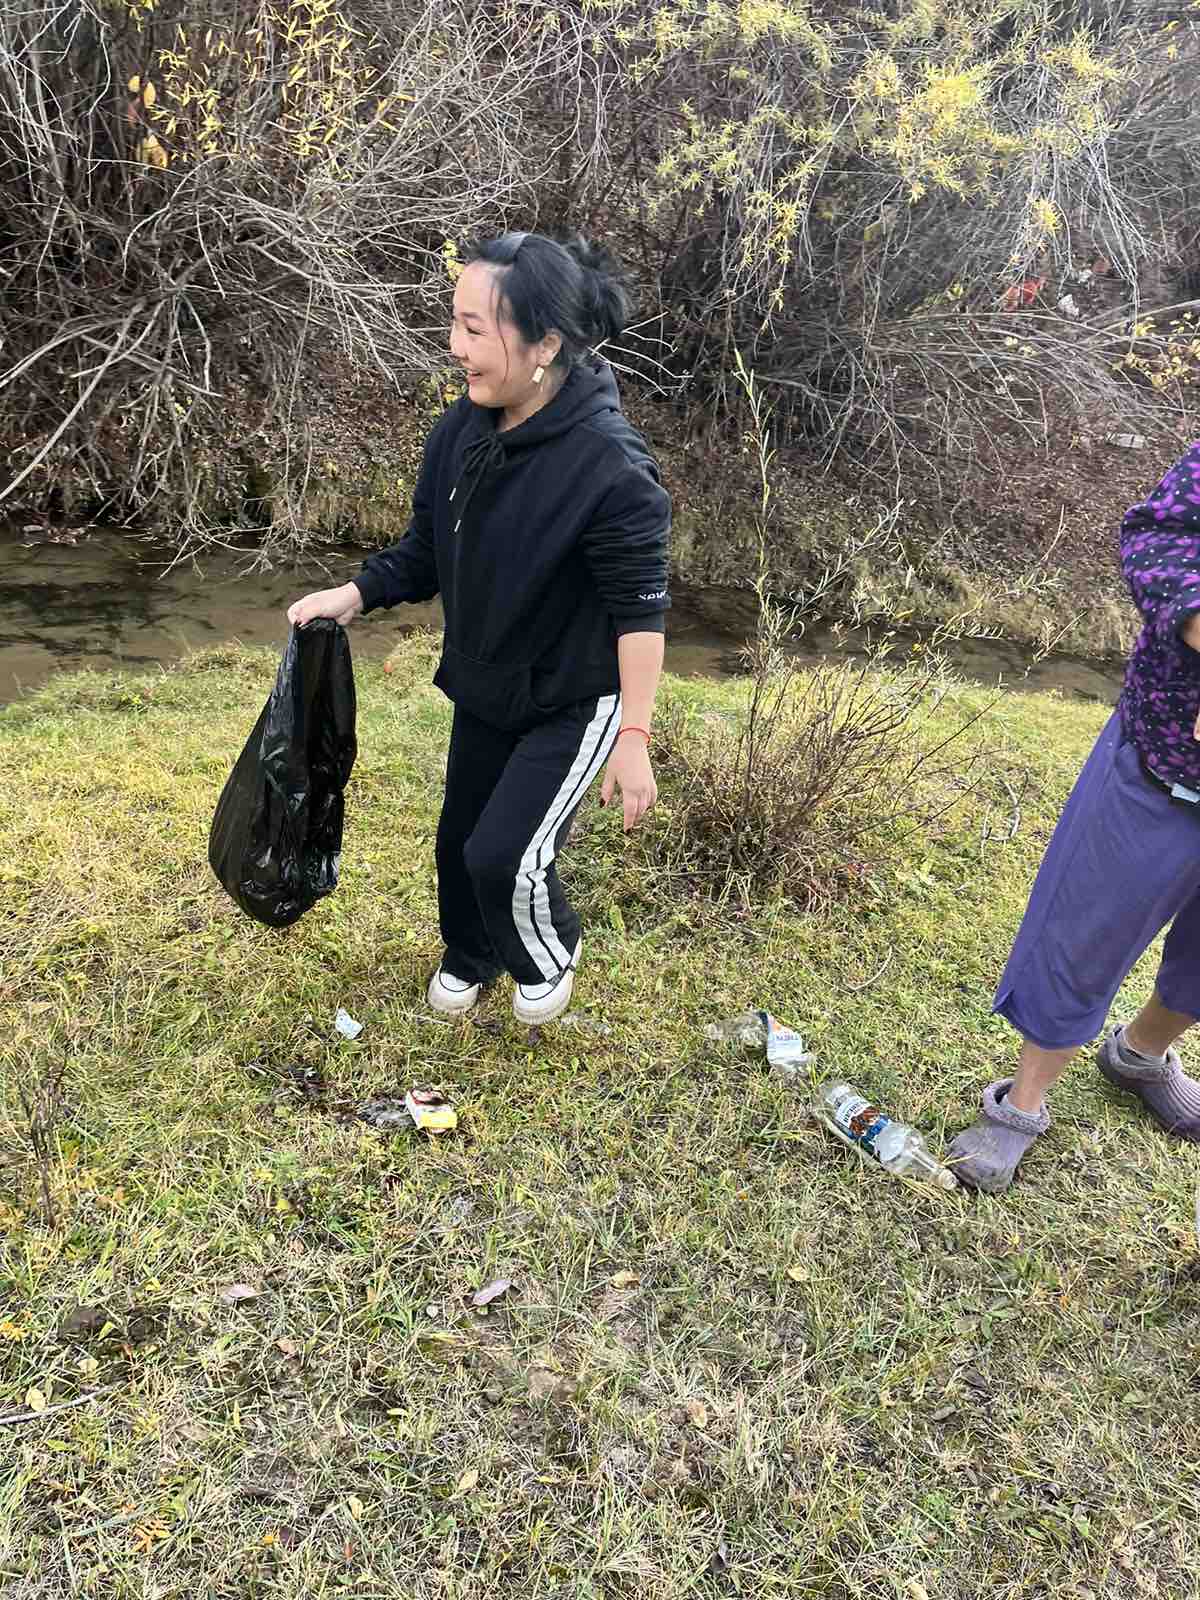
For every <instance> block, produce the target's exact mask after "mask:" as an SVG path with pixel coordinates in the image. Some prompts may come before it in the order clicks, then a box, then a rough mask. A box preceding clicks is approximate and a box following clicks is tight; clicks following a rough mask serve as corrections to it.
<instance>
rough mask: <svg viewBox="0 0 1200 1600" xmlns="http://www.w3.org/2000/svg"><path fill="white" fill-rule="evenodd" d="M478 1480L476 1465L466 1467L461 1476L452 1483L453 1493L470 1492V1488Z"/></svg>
mask: <svg viewBox="0 0 1200 1600" xmlns="http://www.w3.org/2000/svg"><path fill="white" fill-rule="evenodd" d="M478 1482H479V1469H478V1467H468V1468H467V1470H466V1472H464V1473H463V1475H462V1477H461V1478H460V1479H459V1480H458V1482H457V1483H456V1484H455V1485H454V1492H455V1494H470V1492H471V1490H472V1489H473V1488H474V1487H475V1485H476V1484H477V1483H478Z"/></svg>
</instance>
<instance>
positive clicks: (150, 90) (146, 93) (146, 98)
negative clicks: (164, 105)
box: [142, 83, 158, 106]
mask: <svg viewBox="0 0 1200 1600" xmlns="http://www.w3.org/2000/svg"><path fill="white" fill-rule="evenodd" d="M157 99H158V90H157V89H156V88H155V87H154V85H153V84H152V83H148V84H147V85H146V87H145V88H144V89H143V90H142V104H143V105H144V106H152V105H153V104H154V102H155V101H156V100H157Z"/></svg>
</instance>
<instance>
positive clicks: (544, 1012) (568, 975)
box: [513, 939, 583, 1028]
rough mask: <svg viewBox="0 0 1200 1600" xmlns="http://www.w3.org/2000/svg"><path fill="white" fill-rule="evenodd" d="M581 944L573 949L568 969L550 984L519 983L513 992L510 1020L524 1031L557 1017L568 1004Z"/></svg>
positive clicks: (573, 984) (581, 942)
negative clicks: (523, 1027) (511, 1016)
mask: <svg viewBox="0 0 1200 1600" xmlns="http://www.w3.org/2000/svg"><path fill="white" fill-rule="evenodd" d="M582 948H583V940H582V939H581V940H580V941H579V943H578V944H577V945H576V946H575V954H574V955H573V956H572V957H571V965H570V966H569V967H568V968H567V969H566V971H565V972H562V973H560V974H559V976H558V977H557V978H555V979H554V980H553V981H552V982H550V983H519V984H518V985H517V987H516V989H515V990H514V991H513V1016H514V1017H516V1019H517V1021H518V1022H523V1023H524V1024H525V1026H526V1027H527V1028H538V1027H540V1026H541V1025H542V1023H544V1022H553V1021H554V1019H555V1017H561V1016H562V1014H563V1012H564V1011H565V1010H566V1009H567V1007H568V1006H569V1005H570V1004H571V991H572V990H573V989H574V987H575V968H576V967H577V966H578V965H579V953H580V951H581V950H582Z"/></svg>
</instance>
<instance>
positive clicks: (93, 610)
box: [0, 530, 1121, 704]
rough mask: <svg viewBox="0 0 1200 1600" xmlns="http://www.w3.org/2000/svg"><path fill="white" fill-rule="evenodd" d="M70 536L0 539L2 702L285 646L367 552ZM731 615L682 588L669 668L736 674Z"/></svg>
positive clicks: (1114, 685) (384, 624)
mask: <svg viewBox="0 0 1200 1600" xmlns="http://www.w3.org/2000/svg"><path fill="white" fill-rule="evenodd" d="M70 537H71V536H70V535H69V534H68V535H62V534H56V533H55V532H54V531H53V530H37V531H30V532H28V533H26V534H25V535H24V536H22V535H20V534H16V535H0V704H2V703H4V702H6V701H11V700H15V699H17V698H19V697H20V696H22V695H23V694H25V693H27V692H28V691H29V690H31V689H35V688H37V687H38V686H39V685H40V684H43V683H45V682H46V680H47V679H48V678H49V677H51V675H52V674H53V673H55V672H58V671H62V670H65V669H77V668H80V667H95V668H101V669H110V668H113V667H125V668H135V669H145V668H147V667H153V666H155V665H158V664H163V665H165V664H167V663H169V662H172V661H176V660H178V659H179V657H180V656H182V655H184V654H186V653H187V652H188V651H189V650H193V649H196V648H197V647H199V646H203V645H211V644H222V643H225V642H227V641H229V640H231V639H237V640H240V641H241V642H242V643H243V644H250V645H270V646H272V647H274V648H276V649H280V650H281V649H282V648H283V644H284V641H285V640H286V637H287V621H286V619H285V615H284V613H285V611H286V609H287V606H288V604H289V603H290V602H291V601H292V600H294V599H296V598H297V597H298V596H300V595H302V594H306V593H307V592H308V591H309V590H310V589H315V588H323V587H325V586H327V585H330V584H335V583H342V582H344V581H345V580H346V578H347V577H349V576H350V575H351V574H352V573H354V572H356V571H357V570H358V565H359V562H360V561H361V559H362V552H361V551H358V550H352V549H331V548H328V547H326V548H325V549H323V550H321V551H320V552H319V553H318V554H316V555H313V556H310V557H307V558H305V559H303V560H302V561H300V562H299V563H298V564H295V565H292V564H289V565H288V566H286V567H283V566H276V567H273V568H271V569H270V570H266V571H259V572H248V571H247V568H248V566H249V565H250V563H251V561H252V559H253V553H252V552H250V551H233V550H226V551H221V550H217V551H214V552H212V553H208V554H205V556H204V557H203V560H202V562H201V563H200V564H199V565H197V564H195V563H191V562H181V563H179V564H178V565H176V566H174V567H170V561H171V555H170V553H168V552H164V550H163V548H162V546H161V545H156V544H153V543H150V542H147V541H145V540H142V539H139V538H137V537H136V536H133V535H130V534H129V533H127V532H116V531H98V530H89V531H88V532H86V533H83V534H80V535H78V537H77V540H76V542H74V543H71V542H65V540H66V539H69V538H70ZM57 540H64V542H56V541H57ZM732 614H736V611H735V610H731V609H730V608H728V607H725V606H723V604H722V597H721V596H720V595H719V594H715V593H713V592H706V591H702V592H699V593H697V594H695V595H688V594H687V593H686V592H684V593H682V594H680V595H679V596H678V598H677V600H676V604H675V607H674V609H673V610H672V611H671V613H670V616H669V619H668V640H667V665H668V668H669V669H670V670H671V671H672V672H675V673H678V674H680V675H682V676H686V677H692V676H706V677H708V676H718V677H721V676H727V675H728V674H730V673H732V672H735V671H736V670H737V667H738V647H739V645H740V643H741V635H739V633H738V631H737V630H736V628H726V627H723V626H722V625H721V624H722V622H723V621H724V619H725V617H727V616H729V615H732ZM439 621H440V612H439V610H438V607H437V606H436V605H429V606H404V607H400V608H398V609H397V610H395V611H391V612H388V611H381V612H376V613H374V614H373V615H371V616H370V617H365V618H362V619H361V620H360V621H358V622H356V623H355V625H354V628H353V630H352V634H351V638H352V640H353V648H354V652H355V654H356V655H358V656H362V657H365V658H371V657H374V658H379V657H382V656H386V655H387V654H388V652H389V651H390V650H391V649H392V647H393V646H394V644H395V642H396V639H397V636H398V634H399V632H400V631H401V630H402V629H403V628H405V627H412V626H421V625H433V626H436V625H437V624H438V623H439ZM798 648H799V652H800V654H801V655H803V656H805V657H812V658H817V657H820V656H823V655H827V654H829V653H831V651H832V649H833V648H834V642H833V639H832V634H831V630H829V629H827V628H822V627H816V628H810V629H809V630H808V631H807V633H806V634H805V637H804V639H803V641H802V642H801V644H800V645H799V647H798ZM837 648H838V649H839V651H840V652H842V653H844V652H845V651H846V650H849V651H851V652H861V651H864V650H865V649H866V648H867V639H866V637H865V636H863V635H856V634H854V633H849V634H847V633H843V634H842V635H841V638H840V641H839V643H838V646H837ZM952 656H953V660H954V664H955V666H956V668H957V670H958V671H959V672H960V673H962V674H963V676H965V677H969V678H973V679H975V680H977V681H979V682H984V683H995V682H997V681H1003V682H1005V683H1007V684H1009V685H1010V686H1012V687H1015V688H1031V689H1053V688H1057V689H1060V690H1062V691H1064V692H1066V693H1069V694H1072V695H1081V696H1086V697H1087V698H1089V699H1096V700H1102V701H1106V702H1110V703H1111V702H1113V701H1115V699H1116V697H1117V694H1118V692H1119V690H1120V685H1121V670H1120V667H1119V666H1118V665H1115V664H1110V663H1097V662H1086V661H1079V660H1074V659H1071V658H1066V657H1051V658H1049V659H1047V660H1045V661H1040V662H1036V663H1033V664H1032V665H1031V664H1030V663H1029V662H1028V660H1027V659H1026V656H1025V654H1024V652H1023V651H1022V650H1021V649H1020V647H1019V646H1016V645H1009V644H1004V643H999V642H996V641H991V640H964V641H961V642H959V643H958V644H957V645H956V646H955V648H954V650H953V652H952Z"/></svg>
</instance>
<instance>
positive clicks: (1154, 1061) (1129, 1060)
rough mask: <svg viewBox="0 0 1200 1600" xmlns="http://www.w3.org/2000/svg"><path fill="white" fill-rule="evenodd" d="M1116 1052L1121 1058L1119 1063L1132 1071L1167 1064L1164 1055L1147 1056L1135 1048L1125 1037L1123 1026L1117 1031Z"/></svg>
mask: <svg viewBox="0 0 1200 1600" xmlns="http://www.w3.org/2000/svg"><path fill="white" fill-rule="evenodd" d="M1117 1054H1118V1055H1119V1056H1120V1058H1121V1065H1122V1066H1123V1067H1128V1068H1129V1069H1130V1071H1132V1072H1136V1071H1137V1070H1138V1068H1139V1067H1165V1066H1166V1064H1167V1058H1166V1056H1165V1055H1164V1056H1148V1055H1143V1054H1142V1052H1141V1051H1140V1050H1135V1049H1134V1048H1133V1046H1132V1045H1131V1044H1130V1043H1129V1041H1128V1040H1127V1039H1126V1037H1125V1029H1124V1028H1121V1029H1119V1030H1118V1032H1117Z"/></svg>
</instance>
